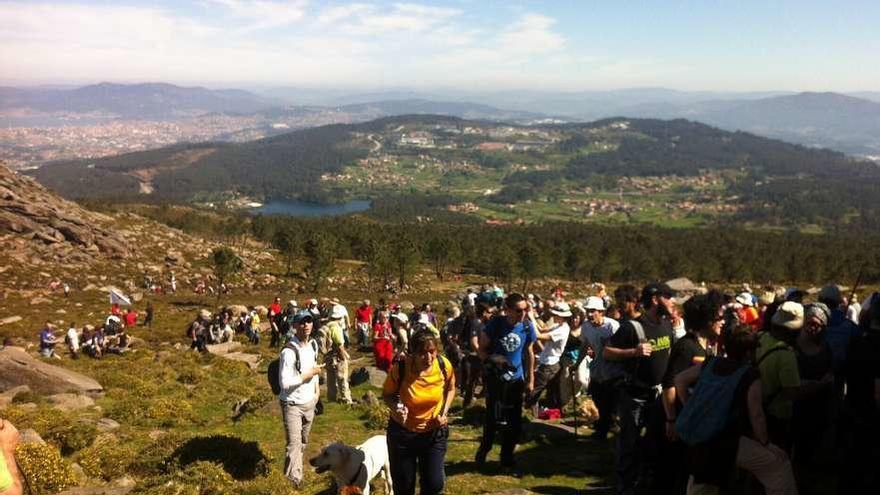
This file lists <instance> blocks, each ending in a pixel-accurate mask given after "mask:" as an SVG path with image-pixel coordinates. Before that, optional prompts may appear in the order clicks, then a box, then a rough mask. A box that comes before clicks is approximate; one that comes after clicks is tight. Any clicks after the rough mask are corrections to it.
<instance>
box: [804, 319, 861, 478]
mask: <svg viewBox="0 0 880 495" xmlns="http://www.w3.org/2000/svg"><path fill="white" fill-rule="evenodd" d="M830 318H831V310H829V309H828V306H826V305H825V304H822V303H819V302H817V303H813V304H808V305H806V306H805V307H804V328H803V330H801V331H800V332H799V333H798V336H797V339H795V341H794V345H793V347H794V352H795V356H796V357H797V365H798V374H799V375H800V377H801V391H800V392H799V393H798V397H797V398H796V399H795V401H794V407H793V409H792V417H791V420H792V441H793V444H792V453H793V455H792V462H793V463H794V467H795V471H796V472H797V473H803V472H807V471H808V470H809V469H810V467H811V466H812V464H813V457H814V454H815V453H816V452H817V451H818V449H820V448H821V445H822V440H823V439H824V438H825V432H827V431H828V429H829V427H830V426H831V417H832V416H831V414H832V410H833V408H834V405H835V403H834V373H833V371H832V364H831V363H832V351H831V346H830V345H828V342H826V341H825V338H824V337H825V335H824V333H825V332H826V328H827V326H828V321H829V320H830ZM847 322H849V320H847Z"/></svg>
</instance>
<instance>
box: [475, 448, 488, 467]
mask: <svg viewBox="0 0 880 495" xmlns="http://www.w3.org/2000/svg"><path fill="white" fill-rule="evenodd" d="M487 455H489V452H488V451H485V450H479V449H478V450H477V454H476V455H475V456H474V462H475V463H476V464H477V466H482V465H484V464H486V456H487Z"/></svg>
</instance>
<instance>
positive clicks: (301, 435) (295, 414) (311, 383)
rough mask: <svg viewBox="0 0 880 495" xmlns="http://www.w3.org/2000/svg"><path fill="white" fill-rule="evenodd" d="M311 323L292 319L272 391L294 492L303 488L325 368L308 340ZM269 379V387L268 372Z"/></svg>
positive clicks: (305, 317) (305, 316)
mask: <svg viewBox="0 0 880 495" xmlns="http://www.w3.org/2000/svg"><path fill="white" fill-rule="evenodd" d="M313 321H314V320H313V318H312V315H311V313H309V312H308V311H301V312H299V313H297V315H296V317H295V318H294V335H293V337H292V338H291V339H290V341H289V342H288V343H287V344H285V345H284V347H283V348H282V349H281V355H280V356H279V358H278V372H277V377H278V386H277V389H276V388H275V387H273V390H272V391H273V392H275V393H277V395H278V400H279V401H280V402H281V412H282V417H283V418H284V431H285V433H286V435H287V450H286V453H285V458H284V475H285V476H286V477H287V479H288V480H290V481H291V483H293V486H294V487H295V488H297V489H299V488H300V487H302V479H303V453H304V452H305V450H306V445H307V444H308V443H309V432H310V431H311V429H312V422H313V421H314V419H315V406H316V405H317V403H318V398H319V397H320V388H319V375H320V374H321V370H322V369H323V368H324V365H323V364H318V345H317V343H316V342H315V341H314V340H311V339H310V338H309V337H310V336H311V333H312V325H313ZM270 368H273V366H271V365H270ZM269 379H270V385H271V384H272V381H271V380H272V375H271V371H270V376H269Z"/></svg>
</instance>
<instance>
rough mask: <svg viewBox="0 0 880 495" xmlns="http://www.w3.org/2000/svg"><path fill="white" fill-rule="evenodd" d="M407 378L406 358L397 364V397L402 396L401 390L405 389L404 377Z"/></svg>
mask: <svg viewBox="0 0 880 495" xmlns="http://www.w3.org/2000/svg"><path fill="white" fill-rule="evenodd" d="M404 376H406V358H405V357H404V358H401V359H400V361H398V362H397V395H400V389H401V387H403V377H404Z"/></svg>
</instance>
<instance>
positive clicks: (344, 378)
mask: <svg viewBox="0 0 880 495" xmlns="http://www.w3.org/2000/svg"><path fill="white" fill-rule="evenodd" d="M591 291H592V295H591V296H589V297H587V298H586V299H583V300H581V299H574V298H567V297H566V294H565V293H564V292H563V291H562V290H559V289H557V290H555V291H554V292H553V293H552V294H551V295H549V296H548V297H544V298H542V297H538V296H536V295H534V294H518V293H512V294H505V292H504V290H503V289H501V288H500V287H498V286H497V285H486V286H483V287H482V288H471V289H468V290H467V293H466V294H464V296H463V297H462V298H461V300H460V301H455V302H454V303H450V304H448V305H447V307H446V308H444V311H443V312H442V315H438V314H437V313H436V312H435V311H434V308H433V307H432V306H431V304H429V303H425V304H421V305H413V304H410V303H401V304H396V303H390V302H387V301H385V300H384V299H379V300H378V302H377V304H375V305H374V304H373V303H372V301H370V300H368V299H364V300H362V301H361V302H360V303H359V305H358V306H357V308H355V310H354V311H353V312H350V311H349V310H348V308H346V307H345V306H344V305H343V304H342V303H341V302H340V301H339V300H338V299H329V298H322V299H309V300H307V301H304V302H303V305H302V306H300V304H299V303H298V302H297V301H296V300H291V301H289V302H287V303H286V304H283V303H282V301H281V299H280V298H275V299H274V300H273V301H272V303H271V304H269V305H268V306H266V307H262V306H257V307H244V306H231V307H226V308H224V309H222V310H220V311H218V312H217V314H216V315H215V314H212V313H211V312H209V311H207V310H202V311H200V312H199V314H198V316H197V317H196V318H195V320H194V321H193V322H192V323H191V324H189V325H188V327H187V337H188V339H189V341H190V342H191V348H192V349H195V350H199V351H205V350H206V348H207V346H208V345H211V344H219V343H223V342H227V341H231V340H233V339H235V338H236V335H241V336H242V337H243V338H245V339H247V340H248V341H249V342H250V343H251V344H254V345H259V344H260V343H261V342H263V337H264V336H267V337H268V341H269V342H268V345H269V346H270V347H274V348H279V349H280V353H279V359H278V360H277V361H276V362H275V363H273V365H272V366H270V370H269V377H268V379H269V382H270V384H271V385H272V389H273V392H275V394H276V395H278V396H279V400H280V402H281V405H282V410H283V419H284V425H285V431H286V434H287V452H286V458H285V459H286V461H285V474H286V476H287V477H288V478H289V479H290V480H291V481H292V483H293V484H294V485H295V486H300V485H301V483H302V470H303V461H302V456H303V453H304V451H305V446H306V444H307V443H308V437H309V431H310V429H311V425H312V423H313V421H314V418H315V416H316V414H320V411H321V408H322V405H321V400H320V388H319V385H318V384H319V381H320V380H322V379H323V381H324V382H325V383H326V385H327V400H329V401H335V402H340V403H344V404H352V397H351V390H350V384H349V380H350V375H349V363H350V362H351V360H352V355H351V354H350V352H351V351H352V350H354V349H358V350H359V351H360V352H371V353H372V355H373V358H374V362H375V367H376V368H378V369H381V370H383V371H385V372H386V381H385V384H384V387H383V391H382V392H383V394H382V397H383V400H384V402H385V404H387V407H388V408H389V409H390V413H389V414H390V420H389V424H388V430H387V433H386V437H387V442H388V451H389V457H390V459H391V474H392V478H393V482H394V487H395V491H397V492H398V493H403V494H409V493H415V487H416V484H417V483H416V480H417V479H418V486H419V487H420V493H423V494H426V495H428V494H436V493H441V492H442V491H443V487H444V480H445V469H444V463H445V453H446V448H447V441H448V438H449V423H448V418H447V416H448V413H449V409H450V407H451V405H452V402H453V400H454V398H455V395H456V394H460V395H461V396H462V398H463V407H464V408H469V407H472V406H473V405H474V401H475V399H476V398H483V399H485V414H484V415H483V433H482V437H481V440H480V444H479V447H478V448H477V450H476V452H475V454H474V462H475V463H476V464H477V465H483V464H485V463H486V462H487V457H488V455H489V454H490V452H491V450H492V448H493V444H494V443H495V437H496V435H497V436H499V437H500V438H499V440H500V455H499V461H500V465H501V467H502V469H505V470H507V471H509V472H510V473H513V474H517V473H522V472H523V466H518V465H517V459H516V446H517V443H518V442H519V441H520V437H521V433H522V425H523V418H524V413H525V415H528V416H531V417H532V418H535V419H545V420H553V419H557V418H559V417H560V416H561V415H562V411H563V410H564V409H565V407H566V405H567V404H569V402H570V401H573V402H574V403H575V404H576V405H578V404H579V402H580V401H585V400H589V401H591V402H592V403H593V404H595V409H596V411H597V413H598V417H597V418H595V421H594V422H593V425H592V426H593V433H592V438H593V439H595V440H597V441H605V440H606V439H608V437H609V436H613V437H614V449H613V451H614V455H615V463H614V464H615V472H616V491H617V492H618V493H621V494H629V493H689V494H693V493H719V492H720V491H722V490H723V489H724V487H729V486H731V485H733V486H737V487H739V488H743V489H745V490H747V491H749V492H752V491H753V490H754V487H755V486H757V485H761V487H762V489H763V490H764V491H765V492H766V493H768V494H776V493H779V494H794V493H798V492H805V493H809V492H811V491H813V489H814V487H811V486H808V485H806V484H805V482H806V480H808V479H811V477H810V472H811V470H813V469H814V468H815V467H817V466H818V463H819V462H825V463H829V462H833V463H834V465H833V466H830V467H829V466H824V469H823V470H824V471H825V472H828V473H831V475H830V476H832V477H833V476H836V480H834V481H833V482H832V483H833V485H832V486H831V487H830V490H832V491H838V492H840V493H878V491H877V489H878V475H877V471H876V470H874V469H872V464H873V461H874V460H876V459H878V458H880V456H878V454H880V452H878V450H880V448H878V445H880V443H878V440H880V436H878V433H880V431H878V430H880V427H878V425H880V421H878V420H880V414H878V404H880V293H873V294H871V295H870V296H868V297H867V298H865V299H864V300H863V301H861V302H859V301H858V299H857V297H856V294H855V293H851V294H844V293H843V292H842V290H841V289H840V287H838V286H836V285H827V286H825V287H823V288H822V289H821V290H819V291H818V292H813V293H810V294H808V293H807V292H805V291H800V290H796V289H788V290H784V289H777V290H773V289H770V288H768V290H765V291H757V292H756V293H753V291H752V290H751V289H750V288H749V287H748V286H744V287H743V288H742V290H740V291H739V292H738V293H725V292H723V291H720V290H715V289H712V290H707V289H705V288H702V289H700V288H697V289H696V290H694V291H693V293H689V294H681V293H676V292H675V291H674V290H672V288H670V287H669V286H668V285H666V284H663V283H651V284H648V285H646V286H644V287H643V288H641V289H639V288H637V287H635V286H632V285H622V286H619V287H617V288H616V290H615V291H614V293H613V294H608V293H607V292H606V289H605V287H604V286H603V285H601V284H594V285H593V286H591ZM847 296H848V297H847ZM146 313H147V314H146V318H145V319H144V321H143V322H141V324H142V325H149V324H150V323H151V321H152V314H153V313H152V306H148V309H147V312H146ZM137 324H138V314H137V312H135V311H134V310H133V309H129V310H127V311H123V310H122V309H120V308H119V307H118V306H116V305H114V306H113V308H112V309H111V311H110V314H109V315H108V316H107V318H106V320H105V321H104V322H103V323H102V324H101V325H99V326H98V327H97V328H95V327H93V326H91V325H86V326H84V327H83V329H82V332H81V333H80V332H78V331H77V328H76V326H75V325H71V328H70V330H68V332H67V334H66V336H65V338H64V340H65V342H66V344H67V346H68V349H69V350H70V352H71V354H72V355H73V356H74V357H76V356H77V355H78V353H80V352H85V353H86V354H88V355H90V356H92V357H100V356H101V355H102V354H104V353H107V352H120V353H121V352H124V351H125V349H126V348H127V346H128V340H129V338H128V336H127V332H126V329H131V328H132V327H133V326H136V325H137ZM264 334H268V335H264ZM58 343H59V341H58V340H57V337H56V336H55V331H54V328H53V327H52V324H51V323H48V322H47V324H46V328H45V329H44V330H43V331H42V332H41V334H40V352H41V354H43V355H44V356H46V357H51V356H53V355H54V352H55V351H54V348H55V346H56V344H58ZM579 396H580V397H579ZM586 397H589V399H586ZM417 473H418V474H417ZM825 488H826V489H829V487H828V486H826V487H825Z"/></svg>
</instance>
